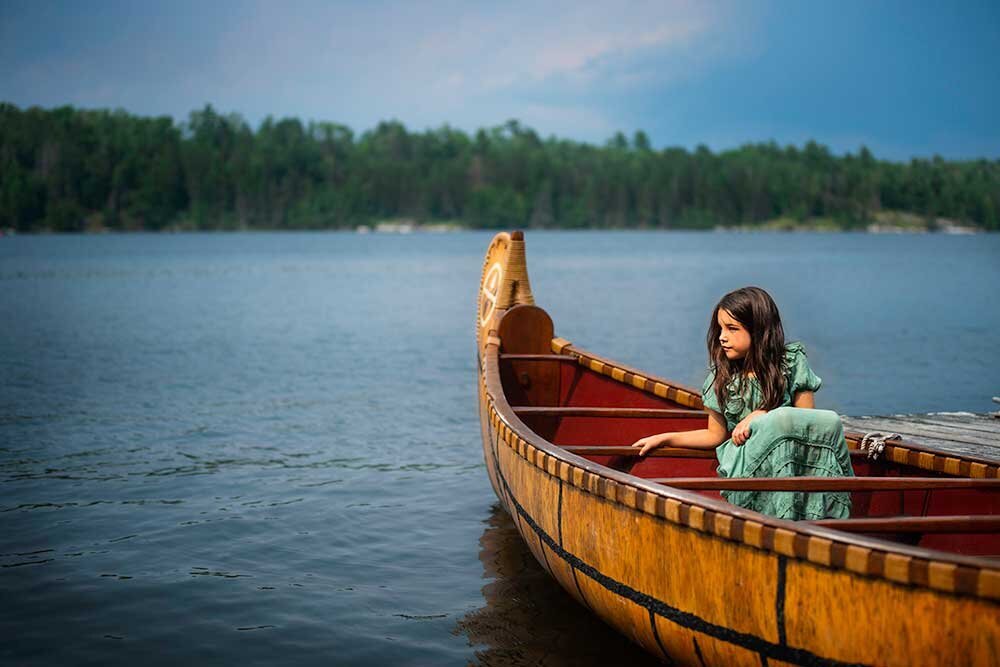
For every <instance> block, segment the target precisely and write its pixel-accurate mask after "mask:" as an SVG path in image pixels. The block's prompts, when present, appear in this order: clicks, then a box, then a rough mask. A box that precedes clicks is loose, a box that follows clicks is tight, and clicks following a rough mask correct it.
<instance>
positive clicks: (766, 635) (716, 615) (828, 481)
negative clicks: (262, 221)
mask: <svg viewBox="0 0 1000 667" xmlns="http://www.w3.org/2000/svg"><path fill="white" fill-rule="evenodd" d="M477 352H478V355H479V361H480V363H479V383H478V386H479V410H480V421H481V426H482V444H483V455H484V458H485V461H486V468H487V472H488V476H489V479H490V483H491V484H492V486H493V489H494V491H495V492H496V494H497V497H498V498H499V499H500V502H501V504H502V505H503V507H504V508H505V509H506V510H507V511H508V512H509V513H510V514H511V516H512V517H513V519H514V523H515V525H516V526H517V529H518V531H519V532H520V534H521V536H522V538H524V540H525V543H526V544H527V545H528V547H529V549H530V550H531V551H532V553H533V555H534V556H535V558H536V560H537V561H538V562H539V563H540V564H541V566H542V567H543V568H544V569H545V570H546V571H547V572H548V573H549V574H550V575H551V576H552V577H553V578H554V579H556V581H558V582H559V583H560V584H561V585H562V586H563V588H565V589H566V590H567V591H568V592H569V594H570V595H572V596H573V597H574V598H576V599H577V600H578V601H579V602H580V603H581V604H583V605H585V606H587V607H588V608H589V609H591V610H592V611H594V612H595V613H596V614H598V615H599V616H600V617H602V618H603V619H604V620H605V621H606V622H608V623H609V624H611V625H612V626H614V627H615V628H617V629H618V630H619V631H621V632H622V633H623V634H625V635H626V636H627V637H629V638H631V639H632V640H633V641H635V642H637V643H638V644H640V645H641V646H643V647H644V648H645V649H646V650H647V651H649V652H650V653H652V654H653V655H655V656H657V657H659V658H661V659H664V660H667V661H674V662H677V663H680V664H695V665H704V664H747V665H760V664H769V661H774V662H780V663H788V664H821V665H841V664H879V665H882V664H884V665H914V664H955V665H979V664H981V665H992V664H997V663H998V662H1000V613H998V612H1000V560H998V559H997V558H996V556H997V555H1000V530H998V528H1000V479H998V477H1000V466H998V463H997V462H996V461H990V460H984V459H975V458H972V457H964V456H959V455H954V454H949V453H945V452H938V451H935V450H933V449H930V448H926V447H922V446H920V445H918V444H915V443H909V442H900V441H893V442H891V443H886V444H885V450H884V452H883V455H882V458H881V459H880V460H877V461H875V460H872V459H870V458H869V456H868V455H867V453H865V452H861V451H857V446H858V437H855V436H851V435H848V442H849V444H850V445H851V446H852V447H853V448H854V449H855V451H853V452H852V463H853V465H854V469H855V473H856V474H857V475H858V477H844V478H798V479H805V480H806V481H805V482H802V483H801V488H802V490H804V491H809V490H820V489H822V488H824V485H827V486H829V487H830V488H836V489H843V490H848V491H850V492H851V493H852V497H853V500H854V513H853V514H852V518H851V519H847V520H838V521H817V522H807V521H800V522H793V521H784V520H779V519H774V518H771V517H767V516H764V515H762V514H758V513H756V512H752V511H748V510H744V509H742V508H739V507H736V506H733V505H730V504H728V503H726V502H725V501H724V500H722V498H721V496H720V495H719V491H720V490H721V489H722V488H742V487H746V489H747V490H759V491H762V492H767V491H768V490H789V489H791V490H798V487H796V481H795V479H796V478H784V479H760V478H754V479H745V480H740V479H728V480H720V479H719V478H718V477H717V476H716V473H715V468H716V465H717V462H716V461H715V454H714V452H713V451H711V450H707V451H706V450H685V449H670V448H666V449H660V450H655V451H654V452H653V454H652V455H650V456H646V457H638V456H637V455H636V452H635V450H633V449H632V448H631V447H630V446H629V445H630V444H631V443H632V442H634V441H635V440H636V439H638V438H639V437H642V436H643V435H648V434H650V433H657V432H663V431H683V430H690V429H695V428H703V427H704V426H705V424H706V422H707V413H706V412H705V411H704V410H703V406H702V403H701V396H700V392H699V391H698V390H696V389H694V388H691V387H686V386H684V385H681V384H677V383H674V382H671V381H668V380H665V379H663V378H659V377H655V376H653V375H650V374H648V373H644V372H642V371H639V370H637V369H634V368H629V367H627V366H623V365H621V364H618V363H616V362H614V361H612V360H609V359H607V358H604V357H600V356H598V355H596V354H593V353H590V352H587V351H586V350H583V349H581V348H578V347H575V346H574V345H572V344H571V343H570V342H569V341H567V340H564V339H562V338H558V337H556V336H555V332H554V330H553V324H552V320H551V318H550V317H549V316H548V314H547V313H546V312H545V311H544V310H543V309H541V308H539V307H537V306H535V305H534V298H533V297H532V295H531V288H530V284H529V281H528V274H527V266H526V263H525V252H524V239H523V235H521V234H520V233H519V232H514V233H512V234H509V235H508V234H506V233H501V234H497V235H496V236H495V237H494V239H493V241H492V242H491V243H490V246H489V248H488V250H487V254H486V260H485V262H484V266H483V274H482V279H481V282H480V293H479V304H478V312H477Z"/></svg>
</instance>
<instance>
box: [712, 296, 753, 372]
mask: <svg viewBox="0 0 1000 667" xmlns="http://www.w3.org/2000/svg"><path fill="white" fill-rule="evenodd" d="M716 319H717V320H718V322H719V329H720V331H719V343H720V344H721V345H722V349H723V351H724V352H725V353H726V358H727V359H731V360H736V359H742V358H743V357H745V356H747V352H749V351H750V332H749V331H747V330H746V327H744V326H743V325H742V324H740V322H739V321H738V320H737V319H736V318H734V317H733V316H732V315H730V314H729V311H728V310H725V309H724V308H719V315H718V317H717V318H716Z"/></svg>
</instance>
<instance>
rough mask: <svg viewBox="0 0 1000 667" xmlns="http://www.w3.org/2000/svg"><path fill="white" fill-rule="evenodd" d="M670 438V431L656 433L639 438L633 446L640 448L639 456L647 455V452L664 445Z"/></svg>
mask: <svg viewBox="0 0 1000 667" xmlns="http://www.w3.org/2000/svg"><path fill="white" fill-rule="evenodd" d="M669 439H670V434H669V433H658V434H656V435H647V436H646V437H645V438H639V439H638V440H636V441H635V442H634V443H632V447H634V448H637V449H638V450H639V456H645V455H646V454H647V453H649V452H651V451H653V450H654V449H656V448H657V447H662V446H663V445H665V444H666V443H667V441H668V440H669Z"/></svg>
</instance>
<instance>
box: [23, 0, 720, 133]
mask: <svg viewBox="0 0 1000 667" xmlns="http://www.w3.org/2000/svg"><path fill="white" fill-rule="evenodd" d="M69 7H70V9H69V10H66V13H69V12H72V11H76V12H79V20H74V19H73V18H72V17H68V16H64V17H63V19H64V20H63V22H62V23H63V26H62V28H61V30H60V31H59V33H60V34H58V35H54V36H53V37H54V38H56V39H57V40H62V41H63V42H65V43H66V46H65V48H62V49H52V48H49V49H48V50H46V48H45V47H44V46H38V47H31V46H30V44H31V43H32V42H30V40H29V41H26V42H24V44H23V46H24V47H27V50H26V49H25V48H21V49H19V50H20V51H21V52H22V53H29V52H30V51H31V49H32V48H37V49H38V50H37V52H36V55H35V56H34V59H33V61H32V60H29V61H24V60H23V59H22V61H21V62H22V66H21V68H20V72H21V75H18V76H17V77H15V78H14V79H13V81H10V80H8V83H14V84H15V86H14V87H16V88H19V89H20V90H21V91H29V90H30V91H34V92H33V93H32V95H33V96H34V97H36V98H37V97H41V96H40V95H38V94H37V93H38V91H39V90H40V89H41V88H44V87H47V88H48V90H49V93H48V95H47V98H46V100H45V101H48V99H51V98H53V96H55V97H58V96H59V95H62V96H63V98H62V99H63V100H65V101H66V102H70V103H75V104H79V105H82V106H124V107H125V108H128V109H130V110H135V111H138V112H140V113H164V112H168V113H174V114H175V115H179V116H184V115H186V113H187V111H190V110H191V109H193V108H197V107H200V106H201V105H202V104H204V103H206V102H211V103H212V104H214V105H215V106H216V107H217V108H220V109H222V110H227V111H228V110H234V111H238V112H241V113H243V114H244V115H245V116H246V117H247V118H248V119H249V120H251V121H259V120H260V119H261V118H263V117H264V116H265V115H269V114H273V115H276V116H282V115H295V116H299V117H304V118H315V119H324V120H335V121H339V122H346V123H348V124H351V125H353V126H355V127H356V128H358V129H363V128H368V127H372V126H373V125H374V124H375V123H377V122H378V121H379V120H382V119H386V118H390V117H395V118H398V119H400V120H402V121H403V122H406V123H407V124H416V125H423V126H438V125H441V124H444V123H451V124H452V125H456V126H458V127H464V128H466V129H473V128H475V127H481V126H485V125H489V124H491V123H501V122H503V121H505V120H506V119H507V118H511V117H514V118H518V119H520V120H522V122H524V123H525V124H528V125H532V126H535V128H536V129H537V130H539V131H540V132H542V133H543V134H545V133H556V134H559V135H560V136H567V135H568V136H576V137H580V136H583V137H586V138H587V139H598V140H600V139H604V138H607V135H606V134H603V133H606V132H608V131H611V130H612V129H613V128H614V126H615V125H616V123H615V122H613V120H612V118H613V117H614V116H615V112H614V111H613V110H612V109H611V107H613V106H614V104H615V102H614V100H615V99H616V98H620V97H621V96H623V95H628V94H631V93H634V92H636V91H640V92H641V91H642V90H643V89H644V88H649V87H655V86H663V85H667V84H669V83H670V82H671V81H676V80H681V79H683V78H685V77H689V76H694V75H695V73H696V72H697V71H698V69H699V67H701V66H704V65H705V64H710V63H711V62H714V61H716V60H717V59H718V55H719V54H720V53H722V52H723V51H724V50H723V49H721V48H720V46H719V45H720V44H725V43H728V42H727V40H722V39H719V35H720V34H722V33H723V32H725V31H726V30H729V29H730V26H732V25H733V24H734V20H733V17H734V16H735V15H736V14H738V11H735V10H734V9H733V7H734V6H733V5H731V4H729V3H728V0H727V1H726V2H714V3H707V2H693V1H687V0H676V1H672V2H671V1H663V0H661V1H659V2H656V1H648V0H633V1H630V2H624V3H622V4H612V3H605V2H583V1H580V0H578V1H576V2H569V1H567V0H557V1H556V2H551V3H534V2H526V1H523V0H522V1H518V2H513V3H505V4H504V5H503V6H502V7H497V6H492V5H488V4H480V3H467V2H456V1H454V0H440V1H437V2H422V3H413V2H403V1H397V0H391V1H389V2H363V3H347V2H345V3H330V2H324V1H320V0H302V1H300V2H297V3H292V4H285V3H281V4H279V3H274V2H269V1H267V0H258V1H257V2H233V3H227V2H220V3H218V4H215V5H213V6H211V7H209V8H207V9H199V7H198V6H197V5H196V4H194V3H190V4H188V3H186V2H185V0H179V1H178V3H177V4H174V5H171V6H169V7H166V6H158V5H154V6H153V8H151V9H150V10H149V14H150V15H151V16H149V17H147V18H146V20H145V21H144V20H142V18H141V17H132V20H130V21H129V23H128V26H127V27H128V30H125V29H124V28H117V27H116V24H115V22H111V21H106V20H103V19H102V20H101V21H90V22H89V23H87V28H86V30H85V31H82V30H80V29H77V28H73V27H72V26H73V24H74V22H75V23H77V24H79V23H80V22H81V21H86V20H87V19H86V15H85V12H83V11H82V10H80V9H78V8H77V9H72V5H70V6H69ZM104 18H106V17H104ZM41 19H42V17H41V15H37V16H35V17H34V18H33V19H31V20H27V19H26V20H27V22H28V23H29V24H33V25H34V31H35V32H36V33H38V35H39V36H40V35H41V34H42V33H43V32H44V30H45V26H43V25H42V23H43V21H42V20H41ZM24 23H25V21H21V22H20V25H21V26H22V27H23V24H24ZM6 27H7V28H8V29H9V28H10V24H9V23H8V25H7V26H6ZM80 34H86V35H87V38H86V39H83V38H81V37H80V36H79V35H80ZM34 43H40V42H37V40H36V41H35V42H34ZM50 43H51V42H50ZM101 44H108V45H113V47H100V46H97V47H95V46H94V45H101ZM42 64H44V66H45V70H46V76H45V77H44V79H41V80H40V79H39V78H37V77H36V76H34V75H33V76H30V77H29V76H25V75H26V74H27V73H28V72H30V71H32V70H35V71H36V72H37V68H38V67H39V66H41V65H42ZM71 72H72V74H71ZM19 92H20V91H19ZM609 99H610V100H612V102H611V103H610V106H609V103H608V102H607V100H609ZM164 106H166V107H167V108H164ZM153 107H157V108H153ZM617 124H618V125H621V121H620V120H619V122H618V123H617ZM598 133H602V135H603V136H602V135H598Z"/></svg>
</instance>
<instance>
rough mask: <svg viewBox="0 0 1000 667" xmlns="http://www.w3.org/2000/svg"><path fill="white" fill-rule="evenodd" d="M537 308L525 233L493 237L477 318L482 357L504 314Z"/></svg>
mask: <svg viewBox="0 0 1000 667" xmlns="http://www.w3.org/2000/svg"><path fill="white" fill-rule="evenodd" d="M534 304H535V298H534V296H532V294H531V282H530V281H529V280H528V263H527V260H526V258H525V254H524V233H523V232H520V231H515V232H511V233H510V234H508V233H506V232H501V233H499V234H497V235H496V236H494V237H493V241H491V242H490V245H489V247H488V248H487V250H486V259H485V260H484V261H483V273H482V276H481V278H480V280H479V307H478V309H477V314H476V339H477V341H478V343H479V352H480V353H482V350H483V347H485V345H486V340H487V338H488V337H489V335H490V331H493V330H495V327H496V323H497V322H498V321H499V320H500V318H501V317H503V314H504V313H505V312H506V311H507V310H508V309H509V308H511V307H513V306H516V305H529V306H532V305H534Z"/></svg>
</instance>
